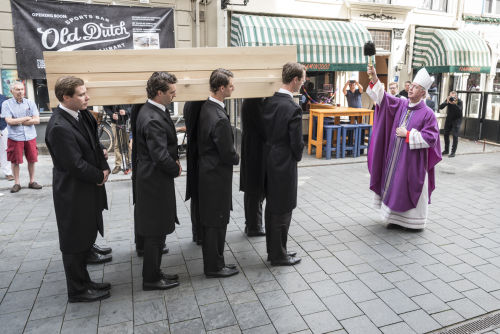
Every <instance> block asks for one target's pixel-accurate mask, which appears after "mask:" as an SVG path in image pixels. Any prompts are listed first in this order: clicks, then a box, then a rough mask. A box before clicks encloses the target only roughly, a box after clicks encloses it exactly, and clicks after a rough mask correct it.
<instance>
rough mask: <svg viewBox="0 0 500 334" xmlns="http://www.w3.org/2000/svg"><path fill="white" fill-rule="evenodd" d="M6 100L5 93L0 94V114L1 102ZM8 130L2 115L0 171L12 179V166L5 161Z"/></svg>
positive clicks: (0, 122)
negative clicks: (0, 168) (0, 169)
mask: <svg viewBox="0 0 500 334" xmlns="http://www.w3.org/2000/svg"><path fill="white" fill-rule="evenodd" d="M6 100H7V97H6V96H5V95H2V94H0V115H1V113H2V103H3V102H4V101H6ZM8 133H9V131H8V130H7V122H5V119H4V118H3V117H0V137H1V138H0V165H1V167H2V172H3V173H4V174H5V178H6V179H7V180H9V181H14V176H13V175H12V168H11V166H10V162H8V161H7V136H8Z"/></svg>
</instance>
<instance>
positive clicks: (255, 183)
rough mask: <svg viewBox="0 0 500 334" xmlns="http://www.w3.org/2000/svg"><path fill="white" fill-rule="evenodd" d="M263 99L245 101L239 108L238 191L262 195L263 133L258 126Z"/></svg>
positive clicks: (259, 125)
mask: <svg viewBox="0 0 500 334" xmlns="http://www.w3.org/2000/svg"><path fill="white" fill-rule="evenodd" d="M262 105H263V99H261V98H257V99H245V100H244V101H243V105H242V107H241V121H242V123H243V126H242V135H241V165H240V190H241V191H244V192H246V193H253V194H263V193H264V189H263V187H262V184H263V182H262V180H263V179H262V178H263V175H262V174H263V173H262V168H261V167H262V149H263V146H264V133H263V128H262V127H261V124H260V117H261V114H262Z"/></svg>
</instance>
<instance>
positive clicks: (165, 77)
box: [146, 72, 177, 99]
mask: <svg viewBox="0 0 500 334" xmlns="http://www.w3.org/2000/svg"><path fill="white" fill-rule="evenodd" d="M176 83H177V77H176V76H175V75H174V74H171V73H168V72H154V73H153V74H151V77H150V78H149V80H148V83H147V85H146V92H147V93H148V99H154V98H155V96H156V95H157V94H158V91H159V90H161V91H162V92H166V91H168V89H169V88H170V87H169V86H168V85H173V84H176Z"/></svg>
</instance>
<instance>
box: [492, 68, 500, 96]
mask: <svg viewBox="0 0 500 334" xmlns="http://www.w3.org/2000/svg"><path fill="white" fill-rule="evenodd" d="M493 91H494V92H500V63H497V71H496V75H495V79H494V81H493Z"/></svg>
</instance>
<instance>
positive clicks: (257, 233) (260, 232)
mask: <svg viewBox="0 0 500 334" xmlns="http://www.w3.org/2000/svg"><path fill="white" fill-rule="evenodd" d="M246 233H247V236H249V237H262V236H265V235H266V231H264V229H263V228H262V226H261V227H260V228H259V227H258V228H256V229H249V230H247V231H246Z"/></svg>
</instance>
